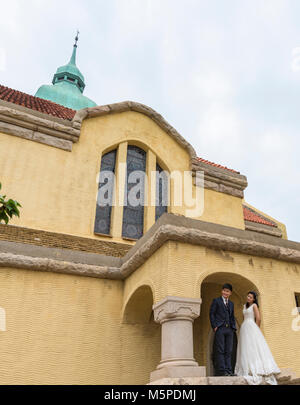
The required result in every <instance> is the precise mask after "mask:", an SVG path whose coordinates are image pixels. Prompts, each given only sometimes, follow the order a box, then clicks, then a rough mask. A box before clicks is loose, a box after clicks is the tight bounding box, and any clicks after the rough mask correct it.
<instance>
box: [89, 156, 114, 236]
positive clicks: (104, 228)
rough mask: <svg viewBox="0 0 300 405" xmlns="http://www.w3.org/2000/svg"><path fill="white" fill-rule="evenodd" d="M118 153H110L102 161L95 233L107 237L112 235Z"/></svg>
mask: <svg viewBox="0 0 300 405" xmlns="http://www.w3.org/2000/svg"><path fill="white" fill-rule="evenodd" d="M116 152H117V151H116V150H113V151H111V152H108V153H106V154H105V155H103V156H102V159H101V169H100V177H99V190H98V197H97V208H96V219H95V228H94V232H95V233H101V234H105V235H109V234H110V222H111V208H112V201H113V187H114V173H115V166H116Z"/></svg>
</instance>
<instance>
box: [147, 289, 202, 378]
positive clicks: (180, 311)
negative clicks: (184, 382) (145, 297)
mask: <svg viewBox="0 0 300 405" xmlns="http://www.w3.org/2000/svg"><path fill="white" fill-rule="evenodd" d="M200 306H201V299H194V298H181V297H166V298H164V299H163V300H162V301H160V302H158V303H157V304H155V305H153V311H154V320H155V322H159V323H160V324H161V327H162V331H161V361H160V363H159V365H158V366H157V369H156V370H155V371H153V372H152V373H151V376H150V381H155V380H158V379H160V378H168V377H205V375H206V369H205V367H199V365H198V363H197V362H196V360H195V359H194V346H193V322H194V319H195V318H198V316H199V315H200Z"/></svg>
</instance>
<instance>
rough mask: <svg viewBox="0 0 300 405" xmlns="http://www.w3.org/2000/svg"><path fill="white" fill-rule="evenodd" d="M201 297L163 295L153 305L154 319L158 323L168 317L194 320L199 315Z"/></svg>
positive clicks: (168, 318) (166, 319)
mask: <svg viewBox="0 0 300 405" xmlns="http://www.w3.org/2000/svg"><path fill="white" fill-rule="evenodd" d="M201 303H202V300H201V299H193V298H179V297H169V296H168V297H165V298H164V299H163V300H162V301H160V302H159V303H157V304H155V305H153V312H154V320H155V322H158V323H163V322H166V321H168V320H170V319H174V318H176V319H187V320H192V321H193V320H194V319H196V318H198V316H200V306H201Z"/></svg>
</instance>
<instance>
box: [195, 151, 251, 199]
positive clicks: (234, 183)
mask: <svg viewBox="0 0 300 405" xmlns="http://www.w3.org/2000/svg"><path fill="white" fill-rule="evenodd" d="M191 163H192V172H193V176H194V185H196V186H197V185H198V184H197V172H198V171H201V172H204V188H207V189H209V190H213V191H218V192H219V193H225V194H229V195H233V196H234V197H240V198H243V197H244V189H245V188H246V187H247V185H248V182H247V177H246V176H243V175H241V174H238V173H234V172H231V171H229V170H224V169H221V168H218V167H215V166H212V165H209V164H207V163H204V162H200V161H199V160H197V159H192V162H191Z"/></svg>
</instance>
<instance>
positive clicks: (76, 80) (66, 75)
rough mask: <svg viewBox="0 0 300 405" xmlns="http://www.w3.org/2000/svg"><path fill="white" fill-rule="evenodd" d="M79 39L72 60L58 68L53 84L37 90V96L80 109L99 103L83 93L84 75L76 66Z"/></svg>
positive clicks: (73, 108)
mask: <svg viewBox="0 0 300 405" xmlns="http://www.w3.org/2000/svg"><path fill="white" fill-rule="evenodd" d="M77 41H78V34H77V36H76V41H75V44H74V47H73V52H72V56H71V59H70V62H69V63H68V64H67V65H64V66H61V67H59V68H58V69H57V71H56V73H55V75H54V77H53V80H52V84H53V85H52V86H51V85H43V86H41V87H40V88H39V89H38V91H37V92H36V94H35V96H36V97H40V98H43V99H45V100H50V101H53V102H54V103H57V104H60V105H63V106H65V107H68V108H71V109H72V110H80V109H81V108H86V107H95V106H96V105H97V104H96V103H94V101H92V100H90V99H89V98H87V97H85V96H84V95H83V94H82V93H83V90H84V88H85V83H84V77H83V75H82V73H81V72H80V70H79V69H78V67H77V66H76V52H77Z"/></svg>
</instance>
